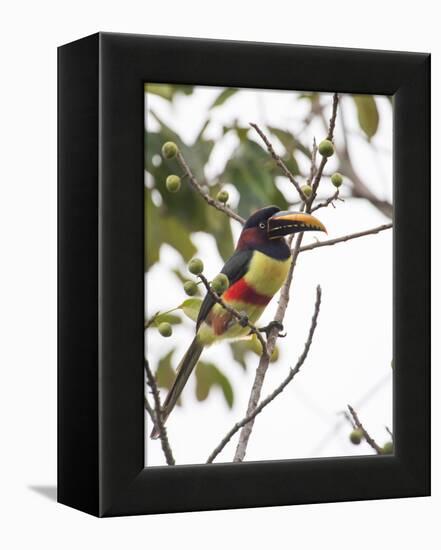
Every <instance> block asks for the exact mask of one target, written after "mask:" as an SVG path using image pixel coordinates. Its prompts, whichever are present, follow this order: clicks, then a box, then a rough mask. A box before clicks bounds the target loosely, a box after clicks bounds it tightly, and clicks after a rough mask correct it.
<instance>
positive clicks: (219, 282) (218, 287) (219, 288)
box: [211, 273, 230, 294]
mask: <svg viewBox="0 0 441 550" xmlns="http://www.w3.org/2000/svg"><path fill="white" fill-rule="evenodd" d="M229 286H230V281H229V279H228V277H227V276H226V275H225V274H224V273H219V275H216V277H215V278H214V279H213V280H212V281H211V288H212V289H213V290H214V291H215V292H216V293H217V294H222V292H224V291H225V290H227V288H228V287H229Z"/></svg>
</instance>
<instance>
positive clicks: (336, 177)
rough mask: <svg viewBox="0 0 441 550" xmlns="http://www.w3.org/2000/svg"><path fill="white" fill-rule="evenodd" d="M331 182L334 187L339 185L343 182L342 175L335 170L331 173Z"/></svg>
mask: <svg viewBox="0 0 441 550" xmlns="http://www.w3.org/2000/svg"><path fill="white" fill-rule="evenodd" d="M331 182H332V185H333V186H334V187H340V185H341V184H342V183H343V176H342V175H341V174H339V173H338V172H335V174H332V176H331Z"/></svg>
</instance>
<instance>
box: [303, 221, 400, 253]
mask: <svg viewBox="0 0 441 550" xmlns="http://www.w3.org/2000/svg"><path fill="white" fill-rule="evenodd" d="M392 227H393V224H392V223H387V224H385V225H379V226H378V227H373V228H372V229H367V230H366V231H360V232H359V233H350V234H349V235H344V236H343V237H338V238H337V239H329V240H327V241H317V242H316V243H312V244H307V245H305V246H302V247H301V248H300V252H306V251H307V250H314V248H320V247H321V246H332V245H334V244H338V243H345V242H347V241H350V240H352V239H359V238H360V237H365V236H366V235H375V234H376V233H380V232H381V231H386V230H387V229H391V228H392Z"/></svg>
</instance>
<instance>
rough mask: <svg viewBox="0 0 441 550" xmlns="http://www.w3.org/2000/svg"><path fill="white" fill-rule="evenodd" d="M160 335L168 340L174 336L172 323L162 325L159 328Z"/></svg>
mask: <svg viewBox="0 0 441 550" xmlns="http://www.w3.org/2000/svg"><path fill="white" fill-rule="evenodd" d="M158 331H159V334H160V335H161V336H164V338H168V337H169V336H171V335H172V332H173V330H172V326H171V324H170V323H161V324H160V325H159V327H158Z"/></svg>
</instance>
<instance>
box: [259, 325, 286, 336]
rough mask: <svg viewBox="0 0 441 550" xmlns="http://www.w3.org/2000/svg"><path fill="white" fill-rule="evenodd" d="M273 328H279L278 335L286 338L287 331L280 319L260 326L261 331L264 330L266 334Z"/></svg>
mask: <svg viewBox="0 0 441 550" xmlns="http://www.w3.org/2000/svg"><path fill="white" fill-rule="evenodd" d="M273 328H277V330H278V331H279V334H278V337H279V338H285V336H286V332H282V331H283V324H282V323H281V322H280V321H271V322H270V323H268V324H267V325H266V326H265V327H261V328H259V332H264V333H265V334H266V336H268V334H269V333H270V332H271V331H272V329H273Z"/></svg>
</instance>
